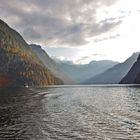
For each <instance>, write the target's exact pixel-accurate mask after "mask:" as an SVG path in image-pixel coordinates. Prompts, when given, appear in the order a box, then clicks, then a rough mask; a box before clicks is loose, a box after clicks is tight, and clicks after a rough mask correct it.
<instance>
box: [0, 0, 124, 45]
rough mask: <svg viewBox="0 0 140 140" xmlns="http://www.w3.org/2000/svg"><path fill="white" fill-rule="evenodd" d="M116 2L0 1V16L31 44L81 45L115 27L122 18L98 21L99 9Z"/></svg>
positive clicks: (110, 0)
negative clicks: (97, 13) (97, 11)
mask: <svg viewBox="0 0 140 140" xmlns="http://www.w3.org/2000/svg"><path fill="white" fill-rule="evenodd" d="M116 1H117V0H24V1H22V0H12V1H9V0H4V1H3V0H0V17H1V18H2V19H3V20H5V21H6V22H8V24H10V25H11V26H12V27H14V28H15V29H17V30H18V31H19V32H20V33H21V34H22V35H23V37H24V38H25V39H26V40H27V41H28V42H31V43H33V42H36V41H37V42H40V43H43V44H45V43H46V45H47V44H48V45H50V44H52V45H54V44H58V45H68V46H79V45H83V44H86V43H88V42H87V41H86V38H88V37H92V36H96V35H100V34H102V33H105V32H108V31H110V30H111V29H113V28H115V27H116V26H118V25H119V24H120V23H121V19H120V20H117V21H116V19H115V18H114V19H109V20H104V21H102V23H101V22H100V23H98V22H97V21H96V10H97V9H98V8H100V7H102V6H110V5H112V4H114V3H115V2H116Z"/></svg>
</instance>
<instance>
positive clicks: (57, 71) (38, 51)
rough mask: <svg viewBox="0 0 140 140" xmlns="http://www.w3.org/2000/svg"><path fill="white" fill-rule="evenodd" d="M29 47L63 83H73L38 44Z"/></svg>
mask: <svg viewBox="0 0 140 140" xmlns="http://www.w3.org/2000/svg"><path fill="white" fill-rule="evenodd" d="M30 47H31V49H32V50H33V51H34V52H35V54H36V55H37V56H38V57H39V59H40V60H41V61H42V63H43V64H44V65H45V66H46V67H47V68H48V69H49V70H50V71H51V72H52V73H53V74H54V75H55V76H56V77H58V78H60V79H62V80H63V82H64V84H74V82H73V81H72V80H71V78H70V77H68V76H67V75H66V74H64V73H63V72H62V71H61V70H60V68H59V66H58V65H57V64H56V63H55V61H54V60H53V59H52V58H50V57H49V55H48V54H47V52H46V51H45V50H43V49H42V47H41V46H40V45H36V44H31V45H30Z"/></svg>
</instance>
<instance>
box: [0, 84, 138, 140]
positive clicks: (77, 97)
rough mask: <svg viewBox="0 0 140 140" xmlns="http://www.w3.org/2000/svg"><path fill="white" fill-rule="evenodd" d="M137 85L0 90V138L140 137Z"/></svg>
mask: <svg viewBox="0 0 140 140" xmlns="http://www.w3.org/2000/svg"><path fill="white" fill-rule="evenodd" d="M139 107H140V87H139V86H112V85H110V86H55V87H48V88H28V89H24V88H23V89H14V88H12V89H1V92H0V139H26V140H28V139H31V140H54V139H57V140H77V139H78V140H94V139H101V140H105V139H107V140H120V139H126V140H134V139H135V140H139V139H140V119H139V118H140V113H139V112H140V108H139Z"/></svg>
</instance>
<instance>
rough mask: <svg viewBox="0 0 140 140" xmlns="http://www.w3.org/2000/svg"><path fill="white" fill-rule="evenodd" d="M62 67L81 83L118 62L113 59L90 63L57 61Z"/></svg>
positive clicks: (67, 73)
mask: <svg viewBox="0 0 140 140" xmlns="http://www.w3.org/2000/svg"><path fill="white" fill-rule="evenodd" d="M57 64H58V66H59V67H60V69H61V70H62V71H63V72H64V73H65V74H66V75H69V76H70V77H71V79H73V80H74V81H75V82H76V83H77V84H81V83H82V82H83V81H85V80H87V79H89V78H90V77H93V76H95V75H97V74H100V73H102V72H104V71H105V70H107V69H109V68H111V67H113V66H114V65H116V64H118V62H114V61H111V60H102V61H92V62H90V63H89V64H83V65H82V64H79V65H78V64H73V63H70V62H68V63H67V62H63V61H60V62H58V61H57Z"/></svg>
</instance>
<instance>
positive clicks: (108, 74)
mask: <svg viewBox="0 0 140 140" xmlns="http://www.w3.org/2000/svg"><path fill="white" fill-rule="evenodd" d="M138 55H139V53H138V52H137V53H134V54H133V55H132V56H131V57H129V58H128V59H127V60H126V61H125V62H123V63H120V64H117V65H115V66H114V67H112V68H110V69H108V70H106V71H104V72H103V73H101V74H99V75H97V76H95V77H92V78H90V79H89V80H87V81H85V82H84V83H85V84H117V83H119V82H120V80H121V79H122V78H123V77H124V76H125V75H126V74H127V73H128V71H129V70H130V68H131V67H132V65H133V64H134V63H135V61H136V60H137V58H138Z"/></svg>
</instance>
